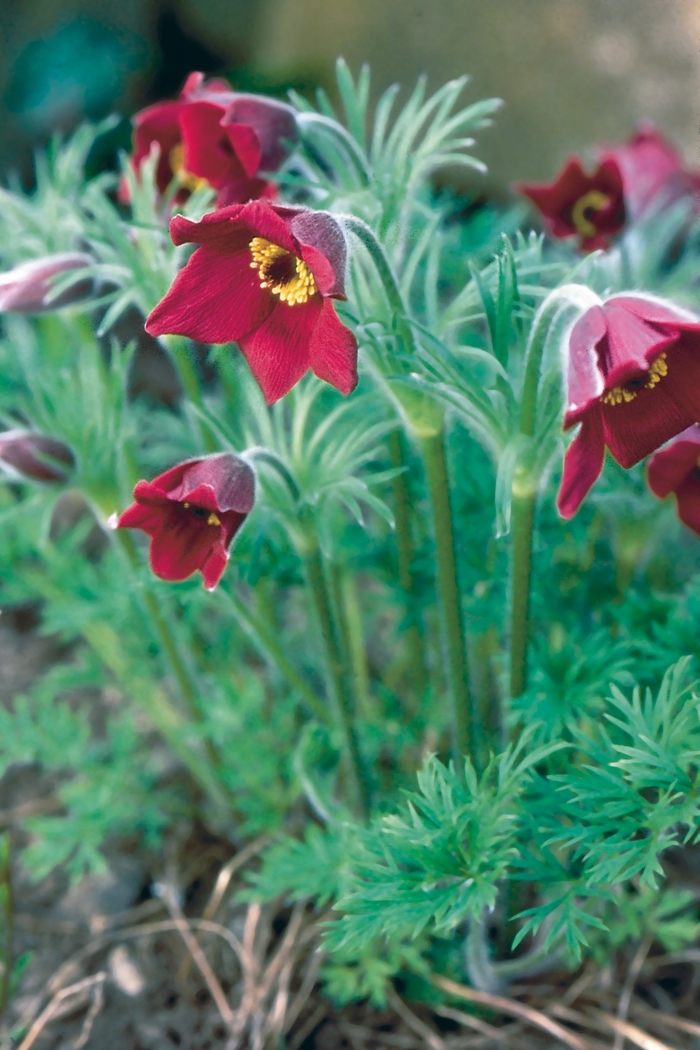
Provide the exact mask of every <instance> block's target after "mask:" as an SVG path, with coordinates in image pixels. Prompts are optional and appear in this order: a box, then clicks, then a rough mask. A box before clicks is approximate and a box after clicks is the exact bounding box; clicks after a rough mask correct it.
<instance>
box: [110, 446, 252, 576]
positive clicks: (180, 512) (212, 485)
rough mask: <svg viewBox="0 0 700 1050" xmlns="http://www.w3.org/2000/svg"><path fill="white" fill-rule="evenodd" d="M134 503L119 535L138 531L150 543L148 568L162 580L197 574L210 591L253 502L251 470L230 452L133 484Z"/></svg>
mask: <svg viewBox="0 0 700 1050" xmlns="http://www.w3.org/2000/svg"><path fill="white" fill-rule="evenodd" d="M134 500H135V502H134V503H132V504H131V506H130V507H127V509H126V510H125V511H124V513H123V514H122V515H120V517H119V518H118V520H117V523H116V527H117V528H119V529H142V530H143V531H144V532H146V533H147V534H148V535H149V536H150V537H151V547H150V560H151V568H152V569H153V572H154V573H155V574H156V576H160V578H161V579H163V580H171V581H177V580H184V579H186V578H187V577H188V576H191V575H192V573H194V572H197V570H199V572H201V574H202V576H203V577H204V586H205V587H206V588H207V589H208V590H213V588H214V587H216V585H217V583H218V582H219V580H220V579H221V577H222V575H223V572H224V569H225V568H226V563H227V562H228V558H229V547H230V545H231V541H232V540H233V537H234V536H235V535H236V533H237V532H238V530H239V529H240V527H241V525H242V524H243V522H244V521H245V519H246V517H247V515H248V514H249V513H250V511H251V510H252V509H253V503H254V501H255V475H254V473H253V470H252V468H251V467H250V466H249V464H248V463H246V461H245V460H243V459H241V458H240V456H235V455H234V454H233V453H232V452H220V453H217V454H215V455H213V456H205V457H204V458H202V459H189V460H186V461H185V462H184V463H178V465H177V466H175V467H172V468H171V469H170V470H166V471H165V473H164V474H159V476H158V477H157V478H154V479H153V481H139V482H138V483H137V485H136V487H135V489H134Z"/></svg>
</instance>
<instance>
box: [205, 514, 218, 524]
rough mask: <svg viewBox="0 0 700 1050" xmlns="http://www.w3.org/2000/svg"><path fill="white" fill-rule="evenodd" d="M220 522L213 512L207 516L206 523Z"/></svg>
mask: <svg viewBox="0 0 700 1050" xmlns="http://www.w3.org/2000/svg"><path fill="white" fill-rule="evenodd" d="M220 524H221V522H220V521H219V519H218V518H217V516H216V514H214V513H213V512H212V513H211V514H210V515H209V517H208V518H207V525H220Z"/></svg>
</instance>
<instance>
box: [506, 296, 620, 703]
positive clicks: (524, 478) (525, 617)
mask: <svg viewBox="0 0 700 1050" xmlns="http://www.w3.org/2000/svg"><path fill="white" fill-rule="evenodd" d="M598 302H599V299H598V297H597V296H596V295H595V294H594V293H593V292H591V291H590V289H588V288H586V287H584V286H582V285H576V284H568V285H563V286H562V287H561V288H556V289H555V290H554V291H553V292H552V293H551V294H550V295H549V296H547V298H546V299H545V300H544V302H543V303H542V305H541V306H540V308H539V310H538V311H537V314H536V315H535V319H534V321H533V324H532V331H531V333H530V338H529V340H528V345H527V348H526V351H525V371H524V376H523V390H522V400H521V404H520V433H521V434H522V435H523V436H524V437H526V438H532V437H534V435H535V428H536V424H537V393H538V389H539V384H540V373H541V371H542V357H543V354H544V348H545V345H546V342H547V336H548V335H549V331H550V328H551V327H552V324H553V323H554V321H555V320H556V318H557V316H558V315H559V313H560V312H561V311H562V310H563V309H566V308H567V307H572V306H573V307H575V308H576V309H578V310H581V309H586V308H588V307H590V306H592V305H595V304H596V303H598ZM538 487H539V479H538V478H536V477H533V476H532V470H531V469H530V468H529V464H527V463H526V462H521V463H520V464H519V466H518V467H516V470H515V473H514V475H513V488H512V503H511V534H512V539H511V550H512V556H511V573H512V585H511V633H510V638H511V641H510V695H511V697H512V698H515V697H518V696H521V695H522V694H523V693H524V692H525V689H526V688H527V650H528V642H529V635H530V624H529V620H530V584H531V579H532V543H533V536H534V528H535V504H536V501H537V490H538Z"/></svg>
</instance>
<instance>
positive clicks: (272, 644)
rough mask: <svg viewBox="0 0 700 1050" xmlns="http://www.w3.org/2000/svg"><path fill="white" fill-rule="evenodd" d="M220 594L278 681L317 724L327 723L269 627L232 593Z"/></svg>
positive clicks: (326, 716)
mask: <svg viewBox="0 0 700 1050" xmlns="http://www.w3.org/2000/svg"><path fill="white" fill-rule="evenodd" d="M221 593H222V594H223V595H224V596H225V598H227V599H228V600H229V601H230V603H231V606H232V608H233V614H234V616H235V617H236V619H237V620H238V622H239V623H240V624H241V626H242V627H243V628H244V630H245V631H246V633H247V634H248V635H249V636H250V637H251V638H252V640H253V642H254V643H255V644H256V646H257V647H258V649H260V651H261V652H262V653H263V654H264V655H265V656H267V657H268V659H269V660H270V661H271V662H272V663H273V664H274V665H275V667H276V668H277V670H278V671H279V672H280V674H281V675H282V677H283V678H286V680H287V682H288V684H289V685H290V686H291V688H292V689H293V690H294V691H295V692H296V693H298V694H299V696H300V697H301V698H302V699H303V700H304V702H305V703H306V705H307V707H308V708H309V710H310V711H311V712H312V713H313V714H314V715H315V716H316V718H318V720H319V721H320V722H324V723H327V722H328V721H329V720H330V718H329V714H328V711H327V710H326V708H325V707H324V705H323V703H322V702H321V700H320V699H319V698H318V697H317V696H316V693H315V692H314V691H313V689H312V688H311V686H310V685H309V684H308V682H305V681H304V679H303V678H302V676H301V675H300V674H299V672H298V671H297V669H296V668H295V667H294V666H293V665H292V664H291V663H290V661H289V660H288V659H287V656H286V654H285V653H284V651H283V650H282V648H281V646H280V645H279V643H278V641H277V636H276V634H275V632H274V631H273V630H272V629H271V627H270V625H269V624H268V623H265V622H264V621H263V620H262V619H261V618H260V617H259V616H256V615H255V613H253V612H251V610H250V609H249V608H248V606H247V605H246V603H245V602H244V601H243V599H242V598H241V597H240V595H238V594H236V592H235V591H229V592H226V591H222V592H221Z"/></svg>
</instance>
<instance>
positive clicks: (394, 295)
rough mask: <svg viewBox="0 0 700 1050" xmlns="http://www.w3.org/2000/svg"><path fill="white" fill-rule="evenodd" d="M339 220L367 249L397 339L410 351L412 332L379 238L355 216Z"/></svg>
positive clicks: (347, 216) (412, 340) (412, 343)
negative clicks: (390, 315)
mask: <svg viewBox="0 0 700 1050" xmlns="http://www.w3.org/2000/svg"><path fill="white" fill-rule="evenodd" d="M341 219H342V223H343V225H344V226H345V228H346V229H347V230H349V231H350V232H351V233H354V234H355V236H356V237H357V239H358V240H359V241H361V242H362V244H363V245H364V247H365V248H366V249H367V252H368V253H369V255H370V257H371V259H372V262H373V263H374V266H375V268H376V271H377V274H378V275H379V279H380V281H381V282H382V286H383V288H384V293H385V295H386V297H387V300H388V302H389V307H390V308H391V311H392V314H393V316H394V322H395V324H396V331H397V333H398V335H399V337H400V338H401V339H402V340H403V343H404V345H405V347H406V349H407V350H409V351H410V350H412V349H413V348H414V345H415V340H414V338H413V330H412V329H411V326H410V324H409V322H408V316H407V310H406V304H405V303H404V301H403V296H402V295H401V289H400V288H399V283H398V281H397V280H396V277H395V276H394V271H393V270H392V268H391V263H390V262H389V259H388V256H387V254H386V252H385V251H384V248H383V246H382V244H381V242H380V240H379V238H378V237H377V235H376V234H375V233H374V231H373V230H372V228H371V227H370V226H368V225H367V223H366V222H363V220H362V219H358V218H357V216H355V215H343V216H342V217H341Z"/></svg>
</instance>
